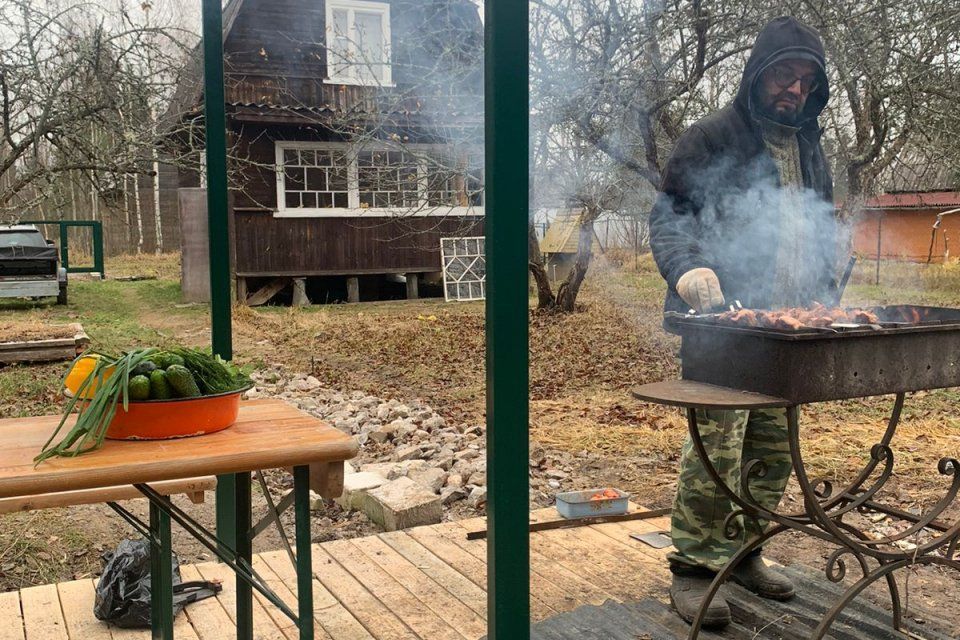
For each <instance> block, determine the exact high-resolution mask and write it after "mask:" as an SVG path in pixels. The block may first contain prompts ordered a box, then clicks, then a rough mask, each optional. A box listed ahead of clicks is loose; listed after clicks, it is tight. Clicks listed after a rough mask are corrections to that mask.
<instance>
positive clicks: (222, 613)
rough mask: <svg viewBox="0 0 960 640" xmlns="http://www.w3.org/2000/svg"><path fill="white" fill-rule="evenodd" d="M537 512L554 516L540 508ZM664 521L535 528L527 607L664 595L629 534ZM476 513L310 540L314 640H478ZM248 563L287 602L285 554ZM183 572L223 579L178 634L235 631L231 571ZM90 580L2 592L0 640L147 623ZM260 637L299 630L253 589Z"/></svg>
mask: <svg viewBox="0 0 960 640" xmlns="http://www.w3.org/2000/svg"><path fill="white" fill-rule="evenodd" d="M532 516H533V518H534V519H540V520H542V519H552V518H555V516H556V512H555V511H554V510H553V509H544V510H541V511H538V512H534V513H533V514H532ZM667 524H668V523H667V522H666V519H665V518H660V519H655V520H650V521H632V522H626V523H610V524H603V525H593V526H588V527H578V528H575V529H563V530H554V531H543V532H538V533H535V534H533V535H532V536H531V593H532V594H533V595H532V597H531V615H532V617H533V619H534V620H540V619H543V618H545V617H548V616H550V615H552V614H555V613H559V612H563V611H569V610H572V609H574V608H576V607H578V606H580V605H582V604H588V603H590V604H602V603H603V602H604V601H606V600H608V599H613V600H618V601H624V600H635V599H638V598H641V597H645V596H651V595H652V596H655V597H659V598H662V597H663V595H664V594H665V592H666V586H667V581H668V574H667V568H666V563H665V562H664V560H663V556H664V555H665V554H666V552H667V551H668V550H666V549H664V550H659V551H658V550H655V549H652V548H650V547H648V546H647V545H645V544H643V543H640V542H637V541H635V540H632V539H630V537H629V535H630V533H633V532H646V531H656V530H658V529H664V528H666V527H667ZM483 526H484V523H483V521H482V520H481V519H475V520H468V521H463V522H459V523H444V524H440V525H434V526H429V527H419V528H416V529H411V530H408V531H405V532H392V533H384V534H380V535H377V536H371V537H366V538H358V539H353V540H337V541H333V542H326V543H322V544H316V545H314V547H313V554H314V555H313V561H314V575H315V579H314V593H315V598H314V612H315V619H316V630H317V640H321V639H330V640H373V639H377V640H398V639H401V638H402V639H410V640H412V639H417V638H422V639H424V640H447V639H449V640H477V639H478V638H480V637H482V636H484V635H485V634H486V623H485V620H486V593H485V585H486V559H485V554H486V543H485V541H484V540H476V541H468V540H467V539H466V533H467V531H468V530H469V529H478V528H483ZM254 563H255V567H256V569H257V571H259V572H260V573H261V574H262V575H263V576H264V578H265V579H267V580H268V581H269V582H270V583H271V586H272V587H273V588H274V589H275V590H276V591H277V593H278V594H279V595H280V596H281V597H282V598H284V599H286V600H289V601H290V602H291V603H292V602H293V598H294V594H295V592H296V588H297V587H296V576H295V573H294V569H293V566H292V564H291V563H290V559H289V558H288V557H287V555H286V553H285V552H283V551H271V552H267V553H261V554H258V555H256V556H255V558H254ZM181 571H182V574H183V579H184V580H194V579H199V578H201V577H203V578H204V579H215V578H221V579H223V582H224V590H223V592H222V593H221V594H220V595H219V596H218V597H217V598H216V599H214V598H210V599H207V600H203V601H201V602H195V603H193V604H190V605H188V606H187V607H186V609H185V610H184V612H183V613H181V614H180V615H178V616H177V617H176V627H175V635H176V637H177V638H184V639H190V640H221V639H223V640H229V639H231V638H233V637H234V631H233V629H234V623H233V620H232V616H233V611H234V607H233V598H234V584H233V582H234V581H233V577H232V574H230V570H229V569H227V568H226V567H224V566H223V565H220V564H217V563H213V562H209V563H204V564H197V565H187V566H183V567H181ZM94 585H95V581H94V580H93V579H86V580H78V581H74V582H63V583H60V584H51V585H44V586H39V587H30V588H27V589H22V590H21V591H19V592H16V591H11V592H7V593H3V594H0V620H2V624H0V640H41V639H42V640H76V639H83V640H120V639H123V640H139V639H146V638H149V637H150V632H149V630H126V629H119V628H116V627H112V626H108V625H106V624H104V623H102V622H100V621H98V620H96V618H94V616H93V600H94ZM254 593H255V595H257V600H256V601H255V604H254V607H255V611H254V620H255V624H256V637H257V638H258V639H271V640H272V639H277V640H282V639H285V638H290V639H295V638H296V637H297V634H296V628H295V627H294V626H293V625H292V623H290V621H289V620H288V619H287V618H285V617H284V616H283V614H281V613H280V611H279V610H276V609H275V608H274V607H272V606H271V605H270V604H269V603H267V602H266V601H265V600H263V599H262V598H261V597H260V596H259V594H257V593H256V592H254Z"/></svg>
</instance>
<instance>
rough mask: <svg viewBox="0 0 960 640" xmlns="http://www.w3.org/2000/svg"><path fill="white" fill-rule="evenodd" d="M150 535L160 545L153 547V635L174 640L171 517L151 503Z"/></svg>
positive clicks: (151, 627) (153, 636) (151, 587)
mask: <svg viewBox="0 0 960 640" xmlns="http://www.w3.org/2000/svg"><path fill="white" fill-rule="evenodd" d="M150 534H151V535H152V536H153V538H154V539H155V540H157V541H159V543H160V544H159V545H155V544H151V545H150V631H151V633H150V635H151V638H152V639H153V640H173V558H172V554H173V550H172V543H171V535H170V515H169V514H167V513H166V512H164V511H162V510H161V509H160V507H158V506H157V505H155V504H153V503H152V502H151V503H150Z"/></svg>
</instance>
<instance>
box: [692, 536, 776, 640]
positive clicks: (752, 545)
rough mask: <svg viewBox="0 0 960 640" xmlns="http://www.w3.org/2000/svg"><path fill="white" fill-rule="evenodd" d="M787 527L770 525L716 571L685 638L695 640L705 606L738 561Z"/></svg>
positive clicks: (714, 595)
mask: <svg viewBox="0 0 960 640" xmlns="http://www.w3.org/2000/svg"><path fill="white" fill-rule="evenodd" d="M789 528H790V527H787V526H786V525H776V526H773V527H770V528H769V529H767V530H766V531H764V532H763V533H762V534H761V535H759V536H757V537H756V538H754V539H753V540H751V541H749V542H748V543H746V544H745V545H743V547H741V549H740V551H738V552H737V553H736V554H735V555H734V556H733V557H732V558H730V562H728V563H727V564H726V566H724V567H723V569H722V570H721V571H720V572H719V573H717V575H716V577H714V579H713V582H711V583H710V589H708V590H707V593H706V595H705V596H704V598H703V604H701V605H700V611H698V612H697V617H696V618H694V619H693V624H692V626H691V627H690V633H689V634H688V635H687V640H697V638H698V637H699V636H700V629H701V628H702V627H703V619H704V618H705V617H706V615H707V607H709V606H710V603H711V602H713V599H714V597H716V595H717V591H719V590H720V587H722V586H723V584H724V583H725V582H726V581H727V579H728V578H730V574H732V573H733V571H734V569H736V568H737V566H738V565H739V564H740V562H742V561H743V559H744V558H746V557H747V556H748V555H750V554H751V553H752V552H753V551H754V550H755V549H757V548H758V547H760V546H761V545H763V543H765V542H766V541H767V540H769V539H770V538H772V537H774V536H775V535H778V534H780V533H783V532H784V531H787V530H788V529H789Z"/></svg>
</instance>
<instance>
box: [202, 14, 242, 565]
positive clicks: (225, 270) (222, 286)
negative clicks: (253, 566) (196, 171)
mask: <svg viewBox="0 0 960 640" xmlns="http://www.w3.org/2000/svg"><path fill="white" fill-rule="evenodd" d="M203 78H204V98H203V105H204V118H205V122H206V126H205V136H206V145H207V216H208V220H209V224H208V227H209V234H210V319H211V333H212V335H211V339H212V343H213V352H214V353H216V354H218V355H219V356H220V357H221V358H223V359H224V360H230V359H232V358H233V337H232V328H231V325H230V236H229V232H228V222H229V221H228V219H227V215H228V212H227V117H226V113H225V107H224V93H223V13H222V9H221V6H220V0H203ZM235 492H236V483H235V481H234V476H233V475H230V476H219V477H218V478H217V505H216V510H217V537H218V538H219V539H220V540H221V541H223V543H224V545H226V546H228V547H233V548H236V546H237V532H236V530H235V529H234V523H235V522H236V517H237V515H236V513H235V512H234V507H235V505H236V495H235Z"/></svg>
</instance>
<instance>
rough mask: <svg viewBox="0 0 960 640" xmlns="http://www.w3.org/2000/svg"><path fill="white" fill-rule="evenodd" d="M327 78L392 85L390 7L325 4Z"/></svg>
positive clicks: (335, 0) (346, 1) (359, 0)
mask: <svg viewBox="0 0 960 640" xmlns="http://www.w3.org/2000/svg"><path fill="white" fill-rule="evenodd" d="M327 75H328V76H329V80H330V82H339V83H345V84H362V85H389V84H392V78H391V71H390V5H388V4H386V3H383V2H367V1H363V0H327Z"/></svg>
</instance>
